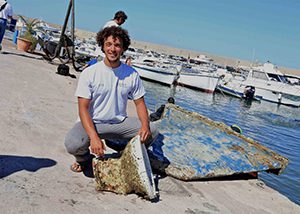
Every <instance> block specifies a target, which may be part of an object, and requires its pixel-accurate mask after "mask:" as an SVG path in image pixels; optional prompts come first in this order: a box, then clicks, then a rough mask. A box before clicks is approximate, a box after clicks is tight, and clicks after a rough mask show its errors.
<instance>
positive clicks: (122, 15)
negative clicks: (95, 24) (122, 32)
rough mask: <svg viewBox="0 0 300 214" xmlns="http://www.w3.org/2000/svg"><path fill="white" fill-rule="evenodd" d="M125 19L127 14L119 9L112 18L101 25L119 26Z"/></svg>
mask: <svg viewBox="0 0 300 214" xmlns="http://www.w3.org/2000/svg"><path fill="white" fill-rule="evenodd" d="M126 19H127V15H126V14H125V12H124V11H121V10H120V11H118V12H116V13H115V17H114V19H112V20H109V21H108V22H106V23H105V25H104V26H103V29H104V28H106V27H111V26H116V27H120V26H121V25H122V24H124V22H125V21H126Z"/></svg>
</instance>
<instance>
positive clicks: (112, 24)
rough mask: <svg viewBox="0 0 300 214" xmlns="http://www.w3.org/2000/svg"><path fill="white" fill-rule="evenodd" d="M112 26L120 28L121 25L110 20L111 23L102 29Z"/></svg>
mask: <svg viewBox="0 0 300 214" xmlns="http://www.w3.org/2000/svg"><path fill="white" fill-rule="evenodd" d="M112 26H116V27H119V25H118V24H117V23H116V22H115V21H114V20H110V21H108V22H106V24H105V25H104V26H103V28H102V29H104V28H106V27H112Z"/></svg>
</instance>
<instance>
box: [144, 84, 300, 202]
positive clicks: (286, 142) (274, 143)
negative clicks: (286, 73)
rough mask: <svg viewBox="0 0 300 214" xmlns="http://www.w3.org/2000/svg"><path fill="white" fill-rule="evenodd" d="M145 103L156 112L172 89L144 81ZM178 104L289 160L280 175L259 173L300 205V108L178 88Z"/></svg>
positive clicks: (260, 177) (269, 183) (264, 179)
mask: <svg viewBox="0 0 300 214" xmlns="http://www.w3.org/2000/svg"><path fill="white" fill-rule="evenodd" d="M143 84H144V87H145V89H146V92H147V94H146V96H145V100H146V103H147V106H148V108H149V109H150V111H155V110H156V109H157V108H159V107H160V105H161V104H164V103H166V101H167V99H168V98H169V97H170V94H171V90H170V88H169V87H166V86H162V85H160V84H157V83H152V82H148V81H145V80H143ZM174 98H175V101H176V104H177V105H179V106H181V107H182V108H185V109H187V110H190V111H194V112H198V113H200V114H202V115H204V116H206V117H208V118H210V119H213V120H215V121H220V122H223V123H225V124H227V125H229V126H230V125H232V124H236V125H238V126H239V127H240V128H241V129H242V131H243V134H244V135H245V136H247V137H251V138H252V139H254V140H256V141H258V142H259V143H261V144H262V145H264V146H266V147H268V148H270V149H272V150H273V151H275V152H277V153H278V154H280V155H282V156H284V157H286V158H288V159H289V164H288V166H287V168H286V169H285V170H284V172H283V173H282V174H281V175H279V176H278V175H274V174H268V173H265V172H262V173H259V179H261V180H262V181H264V182H265V183H266V185H268V186H270V187H272V188H273V189H275V190H277V191H278V192H280V193H281V194H283V195H285V196H286V197H288V198H289V199H290V200H291V201H293V202H295V203H297V204H299V205H300V158H299V156H300V155H299V154H300V108H293V107H289V106H283V105H277V104H273V103H268V102H265V101H261V102H256V101H253V102H252V103H247V102H245V101H244V100H240V99H238V98H234V97H230V96H225V95H223V94H221V93H214V94H207V93H203V92H200V91H195V90H191V89H187V88H184V87H177V88H176V92H175V95H174Z"/></svg>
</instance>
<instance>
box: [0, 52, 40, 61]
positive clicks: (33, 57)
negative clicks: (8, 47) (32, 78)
mask: <svg viewBox="0 0 300 214" xmlns="http://www.w3.org/2000/svg"><path fill="white" fill-rule="evenodd" d="M1 54H3V55H15V56H20V57H26V58H30V59H36V60H43V56H42V55H41V54H35V55H38V56H39V57H35V56H30V55H27V54H20V53H13V52H7V51H2V53H1Z"/></svg>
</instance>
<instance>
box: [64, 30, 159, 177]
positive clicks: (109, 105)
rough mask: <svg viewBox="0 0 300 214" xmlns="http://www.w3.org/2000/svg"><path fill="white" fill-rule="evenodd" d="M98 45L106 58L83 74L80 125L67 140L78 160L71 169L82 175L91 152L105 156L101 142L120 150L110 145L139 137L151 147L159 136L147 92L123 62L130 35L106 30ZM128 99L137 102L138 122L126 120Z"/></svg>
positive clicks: (70, 150) (99, 36) (77, 125)
mask: <svg viewBox="0 0 300 214" xmlns="http://www.w3.org/2000/svg"><path fill="white" fill-rule="evenodd" d="M97 43H98V45H99V46H100V47H101V49H102V51H103V52H104V54H105V58H104V60H103V61H100V62H98V63H96V64H95V65H94V66H91V67H88V68H86V69H85V70H84V71H83V72H82V73H81V75H80V78H79V81H78V86H77V89H76V92H75V96H77V97H78V109H79V117H80V121H78V122H77V123H76V124H75V125H74V127H73V128H72V129H71V130H70V131H69V132H68V134H67V136H66V138H65V146H66V148H67V151H68V152H69V153H70V154H72V155H74V156H75V159H76V162H75V163H73V164H72V166H71V169H72V171H74V172H82V171H83V170H84V168H85V167H86V166H87V165H88V164H91V159H92V157H93V156H92V155H91V153H90V150H91V152H92V153H94V154H96V155H99V156H102V155H103V154H104V150H105V145H104V144H103V142H102V139H105V141H106V142H107V144H108V143H110V144H108V145H112V146H111V147H113V148H114V149H116V150H118V149H117V148H116V147H118V145H115V146H114V145H113V143H111V142H114V141H115V140H123V141H124V140H125V141H126V142H128V141H129V140H130V139H131V138H133V137H134V136H136V135H137V134H139V135H140V138H141V141H142V143H145V144H147V145H149V144H150V143H151V141H152V140H153V139H154V137H155V136H156V135H157V134H158V132H157V130H156V127H155V126H154V125H153V124H151V123H149V118H148V111H147V107H146V104H145V101H144V95H145V90H144V87H143V85H142V82H141V79H140V77H139V75H138V73H137V72H136V70H134V69H133V68H132V67H130V66H128V65H126V64H124V63H122V62H121V61H120V58H121V56H122V54H123V52H124V51H126V50H127V49H128V47H129V45H130V38H129V35H128V32H127V31H126V30H124V29H122V28H121V27H115V26H113V27H108V28H104V29H103V30H101V31H100V32H98V34H97ZM128 99H131V100H133V101H134V103H135V106H136V111H137V114H138V118H134V117H128V116H127V113H126V107H127V101H128ZM89 147H90V149H89ZM118 148H120V147H118ZM121 149H124V148H120V150H121Z"/></svg>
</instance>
